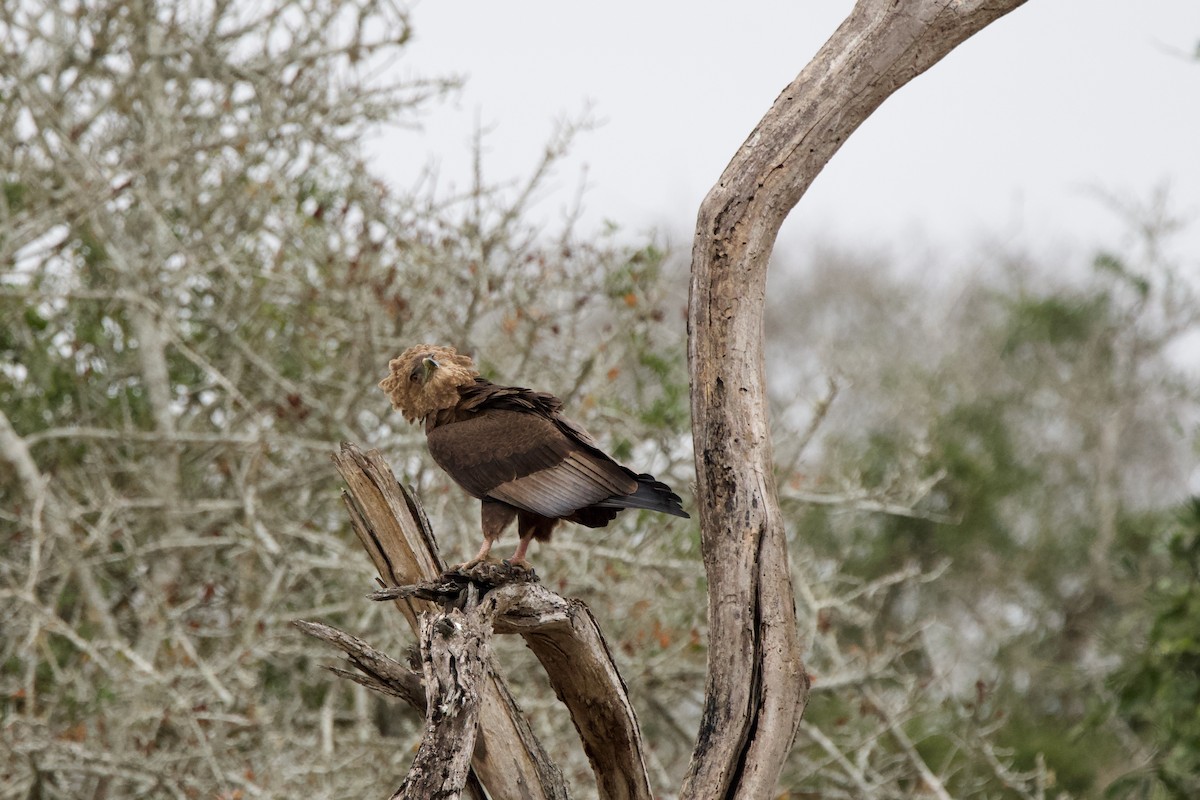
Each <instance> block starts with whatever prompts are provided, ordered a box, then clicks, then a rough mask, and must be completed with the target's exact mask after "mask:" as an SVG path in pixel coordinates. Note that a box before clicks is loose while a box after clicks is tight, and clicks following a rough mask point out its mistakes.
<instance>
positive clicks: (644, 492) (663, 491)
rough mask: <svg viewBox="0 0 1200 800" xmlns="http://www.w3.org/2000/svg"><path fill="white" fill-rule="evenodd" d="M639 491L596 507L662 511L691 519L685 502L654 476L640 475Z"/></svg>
mask: <svg viewBox="0 0 1200 800" xmlns="http://www.w3.org/2000/svg"><path fill="white" fill-rule="evenodd" d="M636 477H637V482H638V487H637V490H636V491H634V492H633V494H627V495H625V496H624V497H610V498H608V499H607V500H605V501H603V502H600V503H597V504H596V505H598V506H601V507H603V508H644V509H646V510H647V511H661V512H662V513H664V514H673V515H674V516H676V517H685V518H690V517H691V515H690V514H688V513H687V512H686V511H684V510H683V501H682V500H681V499H680V498H679V495H677V494H675V493H674V492H672V491H671V487H669V486H667V485H666V484H665V483H663V482H662V481H657V480H655V479H654V476H652V475H645V474H643V475H638V476H636Z"/></svg>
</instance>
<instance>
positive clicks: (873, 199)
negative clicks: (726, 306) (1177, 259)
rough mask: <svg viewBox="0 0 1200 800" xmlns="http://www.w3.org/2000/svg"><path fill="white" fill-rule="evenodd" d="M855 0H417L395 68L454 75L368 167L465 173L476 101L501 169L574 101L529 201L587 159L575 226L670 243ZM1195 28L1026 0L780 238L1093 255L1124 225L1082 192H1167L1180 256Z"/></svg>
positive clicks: (858, 144)
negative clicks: (569, 139)
mask: <svg viewBox="0 0 1200 800" xmlns="http://www.w3.org/2000/svg"><path fill="white" fill-rule="evenodd" d="M851 7H852V3H851V2H849V0H844V1H842V2H833V0H824V1H822V2H806V3H804V2H780V1H777V2H766V0H742V1H741V2H738V3H729V2H715V0H704V1H703V2H651V1H650V0H640V1H639V2H630V1H629V0H610V1H609V2H605V3H588V4H583V3H573V2H562V0H536V1H530V2H512V3H497V2H494V1H493V0H425V2H421V3H418V4H417V5H415V6H414V8H413V11H412V21H413V24H414V26H415V31H416V40H415V43H414V44H413V45H412V46H411V48H410V50H409V51H408V58H407V59H406V61H405V62H404V63H403V64H402V65H401V68H402V69H403V70H404V71H405V72H406V73H407V74H418V75H440V74H447V73H459V74H462V75H463V76H464V77H466V79H467V84H466V88H465V90H464V91H463V92H461V93H459V94H458V95H456V97H455V98H454V99H452V100H451V101H449V102H446V103H443V104H441V105H439V106H438V108H437V109H436V110H435V112H434V113H433V114H432V115H430V116H429V117H427V118H426V122H425V125H424V127H423V129H422V130H420V131H416V132H414V131H407V130H395V129H389V130H386V131H384V132H382V133H381V135H380V137H379V139H378V141H377V142H376V143H375V144H374V148H375V153H376V155H377V156H378V158H379V161H378V165H380V166H382V167H383V169H384V171H385V174H386V175H387V176H388V177H389V178H390V179H391V180H393V181H394V182H395V183H396V184H397V185H400V186H407V185H410V184H411V183H412V182H413V180H414V179H415V177H416V176H417V174H418V173H419V171H420V169H421V168H422V167H423V166H425V165H426V164H427V163H428V162H429V161H430V160H433V161H435V162H436V163H437V164H438V165H439V174H440V176H441V183H442V185H443V186H444V187H448V186H450V185H455V186H458V187H459V188H462V187H463V186H464V185H466V183H467V176H468V175H469V168H470V138H471V133H472V129H473V127H474V125H475V121H476V120H477V119H479V120H481V121H482V122H483V124H484V125H485V126H486V127H488V128H490V129H491V133H490V134H489V135H488V137H487V139H486V145H487V161H486V165H487V170H488V172H489V173H490V175H491V177H492V178H493V179H496V180H499V179H502V178H512V177H517V176H520V175H523V174H525V173H527V172H528V170H529V168H530V167H531V166H532V164H533V163H535V162H536V160H537V158H538V157H539V155H540V152H541V149H542V145H543V143H544V142H545V141H546V139H547V137H548V135H549V133H550V131H551V130H552V129H553V125H554V121H555V120H556V119H559V118H562V117H564V116H571V115H574V114H577V113H578V112H580V111H581V109H583V108H585V107H587V106H589V105H590V108H591V109H592V111H593V114H594V116H596V117H598V118H600V119H603V120H605V124H604V125H603V126H602V127H601V128H599V129H598V130H596V131H594V132H592V133H588V134H585V135H584V136H583V138H582V139H580V141H579V144H578V147H577V148H576V149H575V151H574V155H573V157H572V158H571V159H570V161H569V162H568V164H567V165H566V166H565V167H564V168H563V169H562V170H560V171H559V173H558V174H557V176H556V179H555V181H554V184H553V185H554V186H555V187H556V188H557V189H558V190H559V193H558V194H551V195H548V196H547V197H546V198H545V200H544V201H543V203H542V205H541V208H542V209H543V210H544V211H545V212H546V213H547V215H548V216H552V215H553V213H554V212H556V210H557V209H559V208H561V207H562V206H564V205H566V204H568V203H569V202H570V199H571V197H572V196H573V194H574V190H575V188H576V187H577V185H578V181H579V176H580V172H581V169H582V167H583V166H584V165H586V167H587V170H588V172H587V181H588V185H589V186H590V190H589V192H588V194H587V195H586V199H585V206H586V215H585V217H584V220H585V223H586V224H587V225H588V226H596V225H599V224H600V223H601V222H602V221H603V220H604V219H611V220H614V221H615V222H617V223H618V224H620V225H621V226H622V227H623V228H625V229H627V230H630V231H632V232H638V231H644V230H648V229H650V228H657V229H659V230H663V231H667V232H669V233H670V236H671V240H672V241H673V243H674V244H676V245H677V246H682V247H684V248H686V247H687V240H688V237H689V236H690V232H691V229H692V226H693V223H694V220H695V214H696V210H697V208H698V206H699V203H700V200H701V198H702V197H703V196H704V194H705V192H706V191H707V190H708V189H709V187H711V186H712V184H713V183H714V182H715V181H716V179H717V177H718V176H719V175H720V172H721V170H722V169H723V168H724V166H725V164H726V163H727V162H728V160H729V159H730V157H731V156H732V155H733V152H734V151H735V149H736V148H737V147H738V145H740V144H741V142H742V141H743V140H744V139H745V137H746V135H747V134H748V133H749V132H750V130H751V129H752V128H753V126H754V124H755V123H756V122H757V120H758V119H759V118H760V117H761V116H762V114H763V113H764V112H765V111H766V110H767V108H768V107H769V106H770V104H771V102H772V100H774V98H775V96H776V95H777V94H778V92H779V91H780V90H781V89H782V88H783V87H784V86H785V85H786V84H787V83H788V82H789V81H790V80H791V79H792V78H794V77H795V75H796V74H797V73H798V72H799V71H800V69H801V68H802V67H803V66H804V64H805V63H807V61H808V60H809V58H810V57H811V56H812V55H813V54H814V53H815V52H816V50H817V48H818V47H820V45H821V44H822V43H823V42H824V41H825V40H826V39H827V38H828V37H829V35H830V34H831V33H832V32H833V30H834V29H835V28H836V27H837V25H838V24H839V23H840V22H841V20H842V19H843V18H844V17H845V15H846V14H847V13H848V12H849V10H850V8H851ZM1197 42H1200V2H1197V0H1139V2H1130V1H1129V0H1029V2H1028V3H1027V4H1026V5H1025V6H1023V7H1022V8H1019V9H1017V10H1016V11H1015V12H1013V13H1012V14H1010V15H1008V16H1007V17H1005V18H1003V19H1001V20H1000V21H998V22H996V23H994V24H993V25H991V26H990V27H989V28H987V29H986V30H984V31H983V32H982V33H980V34H978V35H976V36H975V37H974V38H972V39H970V40H968V41H967V42H966V43H965V44H963V45H961V46H959V48H958V49H957V50H956V51H955V52H953V53H952V54H951V55H950V56H949V57H947V58H946V59H944V60H943V61H942V62H941V63H939V64H937V65H936V66H934V67H933V68H932V69H931V70H929V71H928V72H927V73H925V74H924V75H923V76H921V77H919V78H918V79H917V80H916V81H914V82H913V83H910V84H909V85H908V86H905V87H904V88H902V89H901V90H900V91H899V92H898V93H897V94H896V95H894V96H893V97H892V98H891V99H890V100H888V101H887V102H886V103H885V104H884V105H883V107H881V108H880V109H879V110H878V111H877V112H876V113H875V114H874V115H873V116H872V117H871V118H870V119H869V120H867V122H866V123H865V124H864V125H863V126H862V127H861V128H860V129H859V130H858V131H857V132H856V133H855V134H854V135H853V136H852V137H850V139H849V140H848V142H847V143H846V144H845V145H844V146H843V147H842V149H841V151H840V152H838V154H837V155H836V156H834V158H833V161H832V162H830V164H829V166H828V167H827V168H826V169H825V171H824V172H823V173H822V174H821V175H820V176H819V177H818V178H817V180H816V182H815V183H814V185H813V187H812V189H811V190H810V191H809V193H808V194H807V195H806V196H805V197H804V199H802V200H801V201H800V204H799V205H798V206H797V208H796V209H795V211H793V213H792V217H791V219H789V221H788V223H787V225H786V226H785V228H784V231H783V234H782V239H781V241H782V242H783V243H784V244H787V243H789V242H791V243H799V242H804V241H825V242H834V243H844V244H851V245H853V244H857V243H861V244H864V245H866V246H868V247H872V248H879V247H882V248H886V249H893V250H894V249H896V247H897V246H903V245H904V243H915V242H921V241H923V242H925V243H926V244H927V245H929V246H932V247H934V248H935V249H936V248H943V249H947V250H948V251H951V252H953V251H956V250H959V251H961V250H962V249H963V248H969V247H972V246H974V247H977V246H979V244H980V243H981V242H984V241H990V242H997V241H999V242H1004V243H1016V244H1018V245H1020V246H1023V247H1025V248H1026V249H1034V250H1037V249H1038V248H1042V247H1050V248H1053V249H1056V250H1059V251H1062V250H1064V249H1065V250H1066V251H1074V252H1084V251H1086V252H1090V251H1091V250H1093V249H1094V248H1095V247H1097V246H1099V245H1101V244H1108V243H1113V242H1114V241H1116V238H1117V237H1118V235H1120V234H1121V233H1122V231H1121V229H1120V226H1119V224H1118V222H1117V219H1116V217H1115V216H1114V215H1113V214H1111V213H1110V212H1108V211H1106V210H1105V208H1104V206H1103V204H1102V203H1101V202H1100V201H1099V200H1098V199H1097V198H1096V193H1097V191H1098V190H1099V191H1104V192H1109V193H1113V194H1116V195H1118V196H1120V197H1122V198H1126V199H1128V200H1130V201H1134V202H1139V203H1148V202H1149V201H1150V200H1151V199H1152V197H1153V195H1154V193H1155V192H1156V191H1158V190H1161V189H1166V190H1168V191H1169V194H1170V197H1171V198H1172V202H1171V208H1172V209H1173V210H1174V211H1175V212H1176V213H1177V214H1179V215H1183V216H1187V217H1188V218H1190V219H1192V220H1193V222H1192V224H1191V225H1190V227H1189V229H1188V231H1187V232H1186V233H1185V234H1184V235H1183V236H1182V237H1181V238H1180V240H1179V241H1178V243H1177V248H1178V249H1179V251H1180V252H1181V253H1184V254H1187V255H1186V256H1185V257H1186V258H1187V260H1188V262H1189V263H1190V264H1191V265H1192V266H1193V267H1197V265H1200V61H1197V60H1195V59H1194V58H1193V56H1194V54H1195V52H1196V47H1197Z"/></svg>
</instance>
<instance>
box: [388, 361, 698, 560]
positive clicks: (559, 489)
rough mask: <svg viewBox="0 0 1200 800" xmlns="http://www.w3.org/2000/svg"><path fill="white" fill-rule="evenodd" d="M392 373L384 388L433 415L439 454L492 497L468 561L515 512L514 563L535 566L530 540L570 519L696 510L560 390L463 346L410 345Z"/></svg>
mask: <svg viewBox="0 0 1200 800" xmlns="http://www.w3.org/2000/svg"><path fill="white" fill-rule="evenodd" d="M388 373H389V374H388V376H387V377H386V378H384V379H383V380H382V381H380V382H379V388H381V389H383V391H384V392H386V393H387V395H388V397H389V398H391V401H392V407H393V408H395V409H396V410H397V411H399V412H400V413H401V414H403V415H404V418H405V419H406V420H408V421H409V422H410V423H412V422H421V423H423V424H424V425H425V437H426V441H427V443H428V445H429V454H430V455H432V456H433V460H434V461H436V462H437V464H438V466H440V467H441V468H442V469H444V470H445V471H446V472H447V473H448V474H449V475H450V477H451V478H453V479H454V481H455V482H456V483H457V484H458V485H459V486H461V487H462V488H463V489H464V490H466V491H467V493H468V494H470V495H471V496H473V497H477V498H479V499H480V500H482V501H483V510H482V523H483V546H482V547H480V548H479V553H478V554H477V555H476V556H475V557H474V558H472V559H471V560H470V561H468V562H466V563H465V564H462V565H461V566H460V567H459V569H469V568H470V567H473V566H475V565H476V564H479V563H480V562H482V561H484V560H486V559H487V556H488V553H489V551H490V550H491V548H492V544H493V542H495V541H496V540H497V539H498V538H500V535H501V534H502V533H503V532H504V529H505V528H507V527H508V526H509V524H510V523H511V522H512V521H513V518H514V517H515V518H516V520H517V529H518V532H519V533H520V535H521V542H520V544H518V545H517V549H516V552H514V553H513V556H512V558H511V559H510V560H509V563H510V564H514V565H517V566H521V567H525V568H528V567H529V562H528V561H526V559H525V551H526V549H527V548H528V547H529V542H530V541H531V540H533V539H538V540H539V541H546V540H548V539H549V538H550V533H551V532H552V531H553V530H554V526H555V525H556V524H557V523H558V521H559V520H560V519H565V520H569V521H570V522H577V523H579V524H580V525H586V526H587V527H589V528H602V527H604V526H605V525H607V524H608V523H609V522H611V521H612V520H613V518H614V517H616V515H617V513H618V512H620V511H621V510H622V509H625V508H644V509H649V510H651V511H661V512H663V513H666V514H673V515H675V516H677V517H687V516H688V514H687V512H685V511H684V510H683V508H682V507H681V505H680V499H679V496H678V495H677V494H675V493H674V492H672V491H671V489H670V488H669V487H668V486H667V485H666V484H664V483H660V482H659V481H657V480H655V479H654V478H653V477H651V476H650V475H645V474H641V475H639V474H638V473H636V472H633V471H632V470H630V469H627V468H626V467H623V466H621V465H620V464H618V463H617V462H616V461H614V460H613V459H612V458H611V457H610V456H608V455H607V454H606V453H605V452H604V451H603V450H601V449H600V448H598V447H597V446H596V443H595V441H593V440H592V437H591V436H589V435H588V433H587V432H586V431H585V430H584V429H583V428H582V427H580V426H579V425H578V424H576V423H574V422H572V421H571V420H569V419H567V418H566V417H564V416H562V415H561V414H559V409H560V408H561V407H562V401H560V400H559V399H558V398H557V397H555V396H554V395H551V394H546V393H545V392H535V391H531V390H529V389H521V388H518V387H516V386H500V385H497V384H495V383H492V382H491V381H488V380H486V379H484V378H481V377H480V376H479V372H478V371H476V369H475V365H474V362H473V361H472V360H471V358H470V357H469V356H465V355H459V354H458V352H457V351H456V350H455V349H454V348H453V347H438V346H436V345H428V344H421V345H417V346H415V347H410V348H409V349H407V350H405V351H404V352H403V353H402V354H401V355H400V356H399V357H398V358H393V359H392V360H391V361H390V362H388Z"/></svg>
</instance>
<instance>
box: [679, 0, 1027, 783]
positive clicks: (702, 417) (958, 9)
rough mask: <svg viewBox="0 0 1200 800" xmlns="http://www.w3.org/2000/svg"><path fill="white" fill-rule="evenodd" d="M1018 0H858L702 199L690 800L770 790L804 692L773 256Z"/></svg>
mask: <svg viewBox="0 0 1200 800" xmlns="http://www.w3.org/2000/svg"><path fill="white" fill-rule="evenodd" d="M1022 2H1023V0H958V1H955V0H899V1H897V0H859V2H858V3H857V4H856V5H855V7H854V10H853V11H852V12H851V14H850V16H849V17H848V18H847V19H846V21H845V22H843V23H842V25H841V26H840V27H839V28H838V29H837V31H836V32H835V33H834V34H833V36H832V37H831V38H830V39H829V41H828V42H826V44H825V45H824V46H823V47H822V48H821V50H820V51H819V52H818V53H817V55H816V56H815V57H814V58H813V60H812V61H811V62H810V63H809V64H808V66H806V67H805V68H804V70H803V71H802V72H801V73H800V75H799V76H798V77H797V78H796V79H795V80H794V81H793V82H792V83H791V84H790V85H788V86H787V87H786V88H785V89H784V90H783V92H782V93H781V94H780V95H779V97H778V98H777V99H776V101H775V103H774V105H773V106H772V107H771V109H770V110H769V111H768V112H767V114H766V116H764V117H763V119H762V120H761V121H760V122H759V123H758V125H757V126H756V127H755V129H754V130H753V131H752V132H751V134H750V136H749V138H748V139H747V140H746V142H745V143H744V144H743V145H742V147H741V148H740V149H739V150H738V152H737V153H736V154H735V155H734V157H733V160H732V161H731V162H730V163H729V166H728V167H726V169H725V172H724V173H723V174H722V175H721V178H720V180H719V181H718V182H717V184H716V186H715V187H713V189H712V191H711V192H710V193H709V194H708V196H707V197H706V198H705V200H704V202H703V204H702V205H701V208H700V212H699V215H698V218H697V221H696V236H695V241H694V245H693V250H692V282H691V296H690V300H689V308H688V331H689V336H688V366H689V371H690V374H691V384H692V437H693V442H694V445H695V459H696V505H697V507H698V508H699V509H700V512H701V513H700V529H701V542H702V547H703V551H704V565H705V569H706V570H707V573H708V582H709V588H708V598H709V608H708V615H709V654H708V665H709V669H708V679H707V683H706V686H705V695H706V698H707V702H706V703H705V710H704V717H703V719H702V721H701V727H700V736H699V738H698V740H697V742H696V748H695V750H694V751H693V754H692V763H691V767H690V768H689V771H688V775H687V777H686V779H685V781H684V785H683V789H682V791H681V792H680V796H681V797H684V798H711V797H727V798H734V797H739V798H740V797H744V798H757V797H768V796H770V795H771V794H772V792H773V790H774V788H775V784H776V781H777V780H778V778H779V773H780V770H781V769H782V767H783V764H784V761H785V759H786V758H787V754H788V751H789V750H790V749H791V746H792V740H793V738H794V737H795V733H796V729H797V726H798V725H799V723H800V719H801V716H802V714H803V712H804V707H805V704H806V702H807V697H808V680H807V677H806V675H805V672H804V665H803V663H802V659H801V643H800V638H799V635H798V631H797V626H796V612H795V598H794V593H793V588H792V583H791V575H790V568H789V566H788V554H787V549H786V546H785V536H784V522H783V518H782V516H781V514H780V510H779V501H778V497H777V495H776V487H775V481H774V478H773V468H774V462H773V454H772V447H771V438H770V428H769V424H768V418H767V405H766V391H765V383H764V361H763V306H764V301H765V296H766V278H767V263H768V259H769V258H770V255H771V250H772V248H773V246H774V243H775V237H776V234H777V233H778V231H779V227H780V225H782V224H783V220H784V218H786V217H787V215H788V213H789V212H790V211H791V209H792V208H793V207H794V206H795V205H796V203H797V202H798V201H799V200H800V197H801V196H802V195H803V194H804V192H805V191H806V190H807V189H808V186H809V185H810V184H811V183H812V181H813V179H814V178H815V177H816V176H817V174H818V173H819V172H820V171H821V169H822V168H823V167H824V166H825V164H826V163H827V162H828V161H829V159H830V158H832V157H833V154H834V153H835V152H837V150H838V148H840V147H841V145H842V143H843V142H844V141H845V140H846V138H847V137H848V136H849V135H850V134H851V133H853V132H854V130H855V129H856V128H858V126H859V125H860V124H861V123H862V122H863V120H865V119H866V118H867V117H868V116H869V115H870V114H871V113H872V112H873V111H874V110H875V109H876V108H877V107H878V106H879V105H880V103H882V102H883V101H884V100H885V99H887V98H888V97H889V96H891V94H892V93H893V92H895V91H896V90H897V89H899V88H900V87H901V86H903V85H904V84H905V83H907V82H908V81H910V80H912V79H913V78H914V77H916V76H917V75H919V74H921V73H922V72H924V71H925V70H926V69H928V68H929V67H931V66H933V65H934V64H935V63H937V62H938V61H939V60H941V58H942V57H943V56H945V55H946V54H947V53H949V52H950V51H951V50H953V49H954V48H955V47H956V46H957V45H958V44H960V43H961V42H963V41H965V40H966V39H967V38H968V37H970V36H971V35H973V34H974V33H976V32H978V31H979V30H981V29H983V28H984V27H985V26H986V25H988V24H989V23H991V22H992V21H994V20H996V19H998V18H999V17H1001V16H1003V15H1004V14H1006V13H1008V12H1009V11H1011V10H1013V9H1014V8H1016V7H1017V6H1019V5H1021V3H1022Z"/></svg>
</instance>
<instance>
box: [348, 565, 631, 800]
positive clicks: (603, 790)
mask: <svg viewBox="0 0 1200 800" xmlns="http://www.w3.org/2000/svg"><path fill="white" fill-rule="evenodd" d="M535 581H536V577H534V576H532V574H531V573H528V572H526V571H525V570H520V569H513V568H511V567H505V566H500V565H495V564H481V565H479V567H477V568H475V569H472V570H471V571H470V573H459V572H454V573H448V574H446V575H443V576H441V577H440V578H438V579H437V580H435V581H429V582H425V583H422V584H418V585H414V586H401V587H395V588H390V589H384V590H381V591H378V592H374V593H373V594H372V595H371V597H372V599H375V600H393V599H396V598H401V597H403V598H419V599H422V600H429V601H435V602H438V603H440V604H442V605H443V606H444V607H448V608H450V609H452V612H453V613H458V612H459V610H462V611H465V612H466V613H467V614H468V615H470V617H471V619H473V620H477V621H478V622H479V623H480V626H479V627H480V629H481V632H480V633H479V634H478V635H480V636H486V635H490V633H491V632H492V631H493V630H494V631H495V632H496V633H516V634H520V635H521V636H522V637H523V638H524V639H525V643H526V645H527V646H528V647H529V649H530V650H532V651H533V654H534V655H535V656H536V657H537V659H538V661H539V662H541V664H542V667H543V668H544V669H545V670H546V676H547V677H548V678H549V680H550V685H551V686H552V687H553V689H554V692H555V694H556V695H557V696H558V698H559V699H560V700H561V701H562V702H563V705H565V706H566V707H567V711H568V712H569V713H570V715H571V721H572V722H573V723H574V725H575V729H576V730H577V731H578V732H579V737H580V739H581V741H582V742H583V748H584V752H585V753H586V754H587V757H588V760H589V762H590V763H591V767H592V771H593V773H594V774H595V776H596V786H597V791H598V793H599V795H600V797H602V798H611V800H649V798H651V797H652V796H653V795H652V792H651V788H650V778H649V775H648V773H647V770H646V765H645V760H644V757H643V754H642V738H641V730H640V728H639V726H638V722H637V716H636V714H635V713H634V709H633V705H632V704H631V703H630V702H629V694H628V690H627V689H626V686H625V683H624V681H622V680H621V676H620V673H619V672H618V671H617V667H616V664H615V662H614V661H613V657H612V651H611V650H610V649H609V647H608V643H607V641H605V639H604V635H603V633H602V632H601V631H600V627H599V625H597V624H596V620H595V618H594V617H593V616H592V613H591V611H589V610H588V608H587V606H585V605H584V604H583V603H581V602H579V601H578V600H567V599H565V598H563V597H561V596H559V595H557V594H555V593H554V592H551V591H550V590H548V589H546V588H545V587H543V586H541V585H540V584H538V583H536V582H535ZM475 598H478V599H475ZM447 613H450V612H447ZM429 738H430V737H429V734H428V732H427V735H426V740H427V741H428V739H429ZM422 746H423V745H422ZM414 796H415V795H414Z"/></svg>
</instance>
